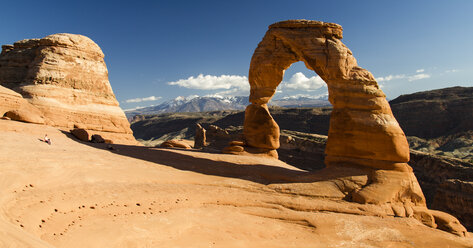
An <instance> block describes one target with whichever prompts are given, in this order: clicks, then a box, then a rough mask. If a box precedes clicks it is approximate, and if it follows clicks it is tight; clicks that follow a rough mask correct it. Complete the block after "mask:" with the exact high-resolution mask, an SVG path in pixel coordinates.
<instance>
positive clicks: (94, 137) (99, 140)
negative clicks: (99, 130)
mask: <svg viewBox="0 0 473 248" xmlns="http://www.w3.org/2000/svg"><path fill="white" fill-rule="evenodd" d="M90 142H92V143H105V139H104V138H102V136H100V134H93V135H92V137H91V138H90Z"/></svg>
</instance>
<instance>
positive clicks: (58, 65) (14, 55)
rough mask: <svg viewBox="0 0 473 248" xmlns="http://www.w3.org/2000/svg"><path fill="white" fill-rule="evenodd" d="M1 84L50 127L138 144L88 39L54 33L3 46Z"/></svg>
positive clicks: (100, 58) (98, 53) (101, 56)
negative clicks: (92, 132)
mask: <svg viewBox="0 0 473 248" xmlns="http://www.w3.org/2000/svg"><path fill="white" fill-rule="evenodd" d="M0 85H2V86H5V87H7V88H10V89H12V90H14V91H16V92H18V93H20V94H21V95H22V96H23V98H24V99H26V100H27V101H28V102H29V103H30V104H32V105H34V106H35V107H36V108H38V109H39V110H40V111H41V112H42V115H43V116H44V119H45V123H46V124H47V125H51V126H57V127H66V128H73V127H74V126H80V127H82V128H84V129H87V130H94V131H96V132H98V133H101V134H104V133H105V136H104V137H106V136H107V133H109V134H121V135H120V136H121V139H123V140H129V141H134V138H133V136H132V131H131V129H130V125H129V123H128V121H127V119H126V117H125V114H124V113H123V110H122V109H121V108H120V107H119V104H118V102H117V100H116V98H115V95H114V94H113V91H112V88H111V86H110V82H109V80H108V71H107V67H106V65H105V61H104V54H103V52H102V50H101V49H100V47H99V46H98V45H97V44H96V43H95V42H93V41H92V40H91V39H89V38H87V37H85V36H82V35H76V34H53V35H49V36H46V37H44V38H42V39H27V40H21V41H18V42H15V43H14V44H13V45H4V46H2V53H1V54H0ZM115 138H116V137H115Z"/></svg>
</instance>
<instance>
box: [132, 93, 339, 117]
mask: <svg viewBox="0 0 473 248" xmlns="http://www.w3.org/2000/svg"><path fill="white" fill-rule="evenodd" d="M249 104H250V102H249V101H248V97H247V96H231V97H222V96H195V95H194V96H188V97H183V96H179V97H176V98H175V99H172V100H169V101H166V102H163V103H161V104H159V105H156V106H150V107H144V108H138V109H133V110H125V114H126V116H127V117H128V118H131V117H133V116H135V115H150V114H161V113H176V112H207V111H220V110H244V109H245V108H246V106H248V105H249ZM269 105H272V106H280V107H291V108H294V107H323V106H330V103H329V102H328V98H327V95H320V96H315V97H311V96H307V95H296V96H290V97H283V98H280V99H276V100H271V101H270V102H269Z"/></svg>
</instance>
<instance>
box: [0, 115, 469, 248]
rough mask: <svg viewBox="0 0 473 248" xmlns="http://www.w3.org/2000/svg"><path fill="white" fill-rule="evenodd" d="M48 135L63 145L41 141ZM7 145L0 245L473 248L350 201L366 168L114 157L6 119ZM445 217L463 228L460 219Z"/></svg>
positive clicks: (176, 153) (162, 152) (186, 155)
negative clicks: (320, 168)
mask: <svg viewBox="0 0 473 248" xmlns="http://www.w3.org/2000/svg"><path fill="white" fill-rule="evenodd" d="M44 133H47V134H48V136H49V137H50V138H51V139H52V141H53V143H52V145H48V144H46V143H44V142H41V141H39V140H38V138H41V137H43V135H44ZM0 137H2V140H3V142H4V143H6V144H8V146H2V147H1V149H0V162H1V166H0V209H1V211H0V247H35V248H38V247H49V248H50V247H68V248H74V247H324V248H325V247H413V248H414V247H416V248H417V247H429V248H431V247H433V248H435V247H439V248H444V247H471V246H472V245H473V239H472V238H471V235H472V234H471V233H469V234H468V236H470V237H459V236H457V235H453V234H450V233H448V232H444V231H441V230H438V229H433V228H430V227H428V226H426V225H423V224H421V223H420V222H419V221H418V220H417V219H415V218H407V217H402V218H400V217H394V216H395V215H399V216H402V215H406V214H407V215H409V214H412V213H411V212H409V211H410V210H408V211H407V212H405V211H406V208H402V207H401V206H400V205H399V206H398V205H391V204H385V205H374V204H358V203H351V202H347V201H345V200H343V199H344V197H346V192H344V190H346V189H347V187H351V186H353V185H348V184H346V183H349V182H357V183H358V184H357V185H359V186H361V185H363V184H365V183H366V180H367V179H366V176H363V173H360V172H361V171H360V170H359V169H355V168H338V169H337V167H336V166H334V167H332V169H330V170H325V171H323V172H322V173H320V172H318V173H311V172H307V171H303V170H299V169H296V168H294V167H292V166H290V165H287V164H285V163H283V162H280V161H277V160H274V159H268V158H262V157H254V156H251V157H249V156H234V155H227V154H209V153H204V152H197V151H195V150H190V151H185V150H172V149H160V148H147V147H142V146H141V147H140V146H127V145H115V144H113V145H111V146H113V147H114V149H113V150H109V149H107V146H108V145H107V144H92V143H82V142H78V141H76V140H75V139H74V138H71V137H68V136H67V135H66V134H65V133H63V132H60V131H59V130H57V129H55V128H53V127H49V126H44V125H37V124H29V123H21V122H15V121H7V120H0ZM12 154H15V156H12ZM84 154H87V156H84ZM342 174H343V175H344V176H342V177H340V175H342ZM334 175H337V177H338V178H336V177H334ZM349 178H351V179H349ZM344 185H345V186H344ZM407 209H409V208H407ZM426 216H430V215H426ZM434 216H437V217H436V218H437V219H438V221H437V222H438V223H439V224H442V225H444V226H447V227H448V226H449V225H450V226H451V225H452V223H450V222H448V221H450V220H449V216H444V215H442V214H439V215H437V214H435V215H434ZM442 221H443V222H442ZM426 237H428V238H426Z"/></svg>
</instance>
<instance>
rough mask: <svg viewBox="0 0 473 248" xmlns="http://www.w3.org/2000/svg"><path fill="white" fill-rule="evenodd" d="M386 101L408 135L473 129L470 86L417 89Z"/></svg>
mask: <svg viewBox="0 0 473 248" xmlns="http://www.w3.org/2000/svg"><path fill="white" fill-rule="evenodd" d="M389 103H390V105H391V108H392V110H393V113H394V115H395V116H396V119H397V120H398V122H399V124H400V125H401V127H402V129H403V130H404V131H405V132H406V134H407V135H409V136H416V137H420V138H429V139H430V138H437V137H439V136H446V135H451V134H456V133H461V132H466V131H471V130H473V87H458V86H457V87H450V88H444V89H437V90H430V91H422V92H416V93H413V94H408V95H401V96H399V97H397V98H396V99H393V100H391V101H390V102H389Z"/></svg>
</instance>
